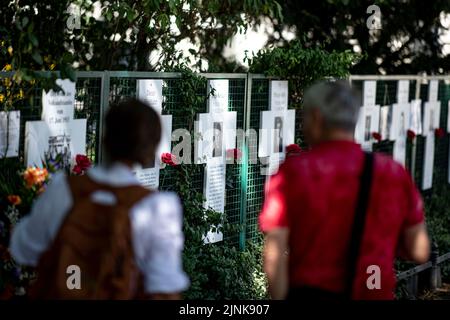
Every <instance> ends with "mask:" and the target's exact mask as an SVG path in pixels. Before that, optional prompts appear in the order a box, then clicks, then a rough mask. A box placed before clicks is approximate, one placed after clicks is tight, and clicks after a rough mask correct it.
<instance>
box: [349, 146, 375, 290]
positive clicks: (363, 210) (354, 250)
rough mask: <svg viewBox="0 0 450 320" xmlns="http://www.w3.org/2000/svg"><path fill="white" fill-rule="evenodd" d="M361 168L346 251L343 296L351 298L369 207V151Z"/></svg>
mask: <svg viewBox="0 0 450 320" xmlns="http://www.w3.org/2000/svg"><path fill="white" fill-rule="evenodd" d="M363 161H364V162H363V169H362V173H361V176H360V187H359V192H358V198H357V203H356V209H355V216H354V221H353V227H352V234H351V238H350V247H349V253H348V259H347V261H348V275H347V283H346V289H345V298H346V299H351V298H352V293H353V284H354V281H355V276H356V271H357V264H358V258H359V253H360V247H361V243H362V238H363V234H364V225H365V222H366V215H367V209H368V207H369V200H370V190H371V185H372V176H373V163H374V155H373V154H372V153H370V152H364V160H363Z"/></svg>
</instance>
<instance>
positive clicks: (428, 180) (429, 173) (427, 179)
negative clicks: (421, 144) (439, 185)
mask: <svg viewBox="0 0 450 320" xmlns="http://www.w3.org/2000/svg"><path fill="white" fill-rule="evenodd" d="M434 143H435V136H434V132H428V133H427V135H426V139H425V153H424V158H423V177H422V189H423V190H427V189H430V188H431V187H432V186H433V167H434Z"/></svg>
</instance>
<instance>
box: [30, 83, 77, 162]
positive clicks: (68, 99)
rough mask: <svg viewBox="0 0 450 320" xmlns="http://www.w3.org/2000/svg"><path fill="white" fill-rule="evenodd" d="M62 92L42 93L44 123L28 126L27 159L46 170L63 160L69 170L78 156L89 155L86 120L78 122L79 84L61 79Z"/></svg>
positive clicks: (33, 122) (33, 123) (35, 122)
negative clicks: (77, 90)
mask: <svg viewBox="0 0 450 320" xmlns="http://www.w3.org/2000/svg"><path fill="white" fill-rule="evenodd" d="M56 84H57V85H59V86H60V87H61V88H62V91H58V92H56V91H53V90H49V91H48V92H46V91H44V90H43V92H42V116H41V118H42V121H28V122H27V123H26V125H25V159H26V164H27V165H28V166H38V167H42V166H43V165H44V164H45V162H46V161H51V160H55V159H56V157H57V156H59V157H60V161H62V165H63V166H64V167H65V168H69V167H70V165H71V164H72V162H73V161H74V158H75V156H76V155H77V154H85V153H86V119H74V111H75V83H74V82H72V81H70V80H68V79H65V80H62V79H57V80H56Z"/></svg>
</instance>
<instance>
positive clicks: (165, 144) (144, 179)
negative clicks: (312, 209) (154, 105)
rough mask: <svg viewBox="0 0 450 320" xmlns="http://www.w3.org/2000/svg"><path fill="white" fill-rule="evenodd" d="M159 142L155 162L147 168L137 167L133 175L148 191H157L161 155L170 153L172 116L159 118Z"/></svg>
mask: <svg viewBox="0 0 450 320" xmlns="http://www.w3.org/2000/svg"><path fill="white" fill-rule="evenodd" d="M160 119H161V129H162V130H161V131H162V132H161V141H160V143H159V146H158V149H157V151H156V153H155V161H154V162H153V163H152V164H149V165H148V166H147V167H142V166H137V167H135V168H134V173H135V174H136V177H137V179H138V180H139V182H140V183H141V185H143V186H144V187H147V188H149V189H158V187H159V170H160V168H161V165H162V163H161V155H162V154H163V153H166V152H168V153H170V151H171V150H170V147H171V134H172V116H170V115H163V116H161V118H160Z"/></svg>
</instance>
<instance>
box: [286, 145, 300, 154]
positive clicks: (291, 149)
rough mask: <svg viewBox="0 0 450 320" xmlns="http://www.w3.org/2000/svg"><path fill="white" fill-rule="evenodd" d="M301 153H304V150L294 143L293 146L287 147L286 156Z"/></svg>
mask: <svg viewBox="0 0 450 320" xmlns="http://www.w3.org/2000/svg"><path fill="white" fill-rule="evenodd" d="M300 152H302V148H300V146H299V145H298V144H295V143H293V144H290V145H288V146H286V154H287V155H292V154H299V153H300Z"/></svg>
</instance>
